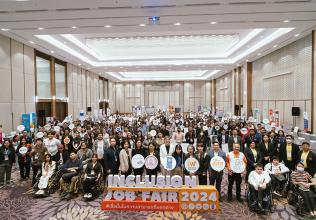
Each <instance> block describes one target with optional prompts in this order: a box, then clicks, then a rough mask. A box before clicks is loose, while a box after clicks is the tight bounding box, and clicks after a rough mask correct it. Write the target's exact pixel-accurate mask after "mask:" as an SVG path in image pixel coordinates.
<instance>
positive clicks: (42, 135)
mask: <svg viewBox="0 0 316 220" xmlns="http://www.w3.org/2000/svg"><path fill="white" fill-rule="evenodd" d="M36 137H37V138H43V137H44V133H43V132H38V133H37V134H36Z"/></svg>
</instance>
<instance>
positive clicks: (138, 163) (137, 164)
mask: <svg viewBox="0 0 316 220" xmlns="http://www.w3.org/2000/svg"><path fill="white" fill-rule="evenodd" d="M144 164H145V159H144V157H143V155H141V154H135V155H134V156H133V157H132V167H133V168H134V169H139V168H142V167H143V166H144Z"/></svg>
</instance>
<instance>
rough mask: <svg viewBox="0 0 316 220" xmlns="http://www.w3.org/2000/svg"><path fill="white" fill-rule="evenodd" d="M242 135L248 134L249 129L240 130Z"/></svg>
mask: <svg viewBox="0 0 316 220" xmlns="http://www.w3.org/2000/svg"><path fill="white" fill-rule="evenodd" d="M240 133H242V134H243V135H245V134H247V133H248V129H247V128H242V129H240Z"/></svg>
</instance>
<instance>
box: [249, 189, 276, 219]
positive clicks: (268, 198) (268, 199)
mask: <svg viewBox="0 0 316 220" xmlns="http://www.w3.org/2000/svg"><path fill="white" fill-rule="evenodd" d="M245 194H246V195H245V197H246V200H247V205H248V208H249V210H250V211H251V212H256V213H258V214H264V215H265V214H267V212H268V211H269V212H271V213H272V212H273V211H274V201H273V194H272V188H271V185H270V184H268V186H267V189H266V190H265V191H264V195H263V200H262V208H263V210H262V209H260V208H259V206H258V201H256V200H255V199H254V196H253V195H252V192H251V189H250V186H249V185H247V187H246V191H245Z"/></svg>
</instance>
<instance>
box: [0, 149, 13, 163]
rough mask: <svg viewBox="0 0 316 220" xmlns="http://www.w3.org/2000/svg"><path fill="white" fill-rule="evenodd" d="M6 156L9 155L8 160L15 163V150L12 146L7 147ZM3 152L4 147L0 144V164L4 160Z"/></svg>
mask: <svg viewBox="0 0 316 220" xmlns="http://www.w3.org/2000/svg"><path fill="white" fill-rule="evenodd" d="M8 149H9V150H8V157H9V162H10V163H11V164H12V163H15V150H14V148H13V147H9V148H8ZM4 152H5V147H4V146H2V147H0V164H2V163H3V162H4Z"/></svg>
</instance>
